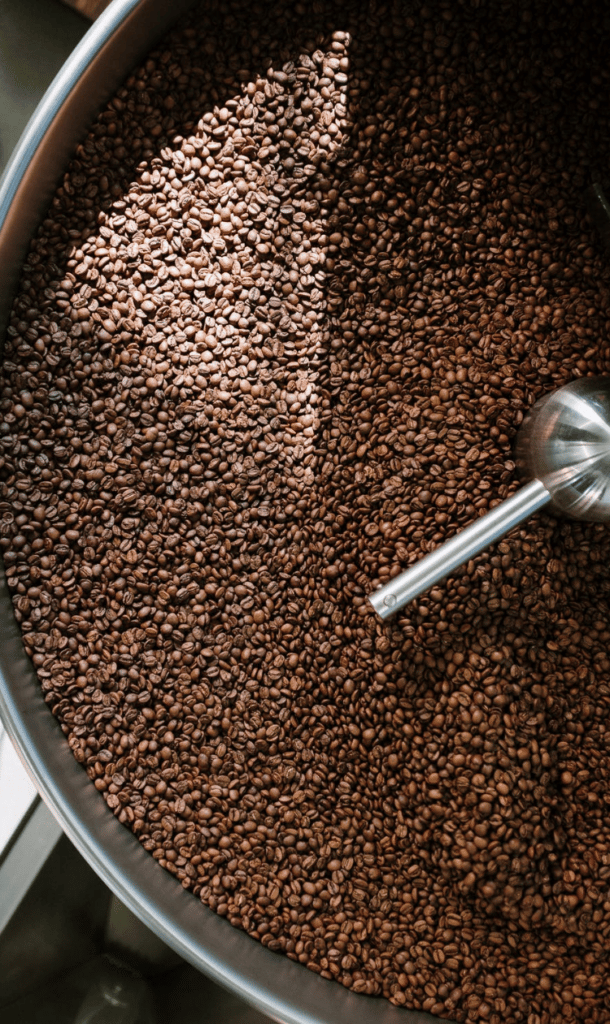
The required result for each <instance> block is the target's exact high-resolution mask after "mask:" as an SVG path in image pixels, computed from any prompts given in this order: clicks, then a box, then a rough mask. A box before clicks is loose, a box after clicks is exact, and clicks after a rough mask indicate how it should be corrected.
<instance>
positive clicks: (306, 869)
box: [0, 0, 610, 1024]
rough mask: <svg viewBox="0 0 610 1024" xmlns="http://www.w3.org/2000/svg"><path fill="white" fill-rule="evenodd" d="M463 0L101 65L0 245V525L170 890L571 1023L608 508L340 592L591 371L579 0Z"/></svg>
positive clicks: (594, 81)
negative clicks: (67, 133) (40, 214)
mask: <svg viewBox="0 0 610 1024" xmlns="http://www.w3.org/2000/svg"><path fill="white" fill-rule="evenodd" d="M492 7H493V9H491V10H487V11H486V12H485V17H484V18H482V15H481V9H480V4H479V3H475V2H473V3H471V4H457V5H456V4H452V3H449V0H431V3H429V4H426V5H425V6H423V7H419V8H413V9H409V10H406V9H405V10H403V9H402V8H400V7H395V6H392V5H387V4H383V3H382V4H381V6H379V5H377V6H376V7H375V8H374V9H373V8H372V7H371V6H370V5H369V4H365V3H363V2H361V0H348V2H347V3H345V4H344V3H342V4H335V3H334V2H332V0H331V2H329V3H325V4H321V3H318V2H317V0H316V2H315V3H314V4H313V5H304V4H300V3H297V4H283V3H280V4H274V5H273V9H271V8H270V7H269V8H267V6H266V5H264V6H263V7H261V6H257V5H254V6H252V5H247V4H243V3H242V2H241V0H229V2H228V3H225V4H223V5H222V6H221V5H217V4H216V3H210V4H207V5H205V7H204V9H202V10H199V11H198V12H196V13H193V14H191V16H190V18H189V19H187V20H185V21H184V22H183V23H181V24H180V25H178V27H177V28H176V29H175V30H174V31H173V32H172V33H171V34H170V36H169V37H168V38H167V39H166V40H165V42H164V43H163V45H162V46H161V47H160V48H158V49H156V50H154V51H153V52H152V53H151V54H150V55H149V57H148V58H147V59H146V61H145V62H144V63H143V65H142V66H141V67H140V68H138V69H136V71H134V72H133V73H132V74H131V75H130V77H129V78H128V79H127V81H126V82H125V83H124V85H123V87H122V88H121V89H120V90H119V91H118V93H117V95H116V96H115V97H114V99H113V100H112V101H111V102H110V103H109V104H108V105H107V107H106V109H105V110H103V111H102V113H101V114H100V115H99V117H98V118H97V119H96V121H95V122H94V124H93V125H92V127H91V129H90V132H89V134H88V136H87V137H86V138H85V140H84V141H83V143H82V144H81V145H80V146H79V147H78V148H77V151H76V153H75V155H74V158H73V160H72V162H71V164H70V166H69V167H68V169H67V171H66V174H65V176H64V179H63V181H62V183H61V186H60V187H59V189H58V191H57V193H56V195H55V197H54V200H53V203H52V205H51V207H50V209H49V211H48V214H47V216H46V218H45V219H44V221H43V223H42V225H41V227H40V229H39V231H38V234H37V235H36V237H35V238H34V239H33V241H32V243H31V247H30V252H29V255H28V258H27V260H26V263H25V266H24V269H23V274H22V278H21V284H20V288H19V292H18V294H17V298H16V300H15V303H14V306H13V310H12V318H11V323H10V327H9V329H8V336H7V341H6V346H5V356H6V361H5V366H4V376H3V382H2V385H3V390H2V395H1V397H0V401H1V402H2V425H1V436H0V446H1V449H2V450H1V452H0V467H1V474H2V475H1V481H0V547H1V548H2V551H3V554H4V559H5V565H6V571H7V578H8V581H9V586H10V588H11V592H12V595H13V601H14V608H15V616H16V618H17V620H18V622H19V623H20V626H21V629H22V633H23V638H24V645H25V647H26V650H27V651H28V653H29V654H30V656H31V658H32V661H33V664H34V667H35V669H36V672H37V674H38V678H39V681H40V685H41V689H42V692H43V693H44V696H45V700H46V701H47V703H48V705H49V707H50V709H51V710H52V712H53V713H54V714H55V715H56V717H57V718H58V720H59V722H60V723H61V727H62V729H63V732H64V734H65V735H66V738H67V741H68V744H69V746H70V749H71V750H72V752H73V754H74V756H75V758H76V759H77V761H78V762H79V763H80V764H82V765H83V768H84V769H85V771H86V772H87V774H88V776H89V778H90V779H91V781H92V783H93V785H94V786H95V788H96V789H97V790H98V791H99V792H100V793H101V794H102V796H103V798H104V800H105V801H106V803H107V804H108V807H109V808H110V810H111V811H112V813H113V814H115V815H116V817H117V818H118V819H119V821H120V822H122V823H123V824H125V825H127V826H128V827H129V828H130V829H131V830H132V831H133V832H134V834H135V835H136V836H138V838H139V840H140V842H141V843H142V845H143V846H144V848H145V849H146V850H147V851H148V852H149V853H150V854H151V855H152V856H153V857H154V858H155V859H156V860H157V861H158V862H159V864H160V866H161V867H163V868H164V869H165V870H166V871H169V872H170V873H172V874H174V875H175V876H176V878H177V879H178V880H179V881H180V883H181V884H182V886H183V887H184V888H187V889H189V890H191V891H192V892H193V893H194V894H195V895H196V896H197V897H198V898H199V899H201V900H202V901H203V902H204V903H205V904H207V905H208V906H209V907H211V908H212V909H213V910H215V911H216V912H217V913H218V914H219V915H221V916H224V917H227V918H228V920H229V921H230V922H231V923H232V924H233V925H235V926H236V927H239V928H242V929H244V930H246V931H247V932H248V933H249V934H250V935H252V936H253V937H255V938H256V939H257V940H258V941H261V942H262V943H264V944H265V945H268V946H269V947H270V948H271V949H274V950H277V951H283V952H284V953H285V954H286V955H287V956H288V957H290V958H291V959H293V960H296V961H297V962H299V963H302V964H305V965H306V966H308V967H309V968H310V969H312V970H314V971H315V972H316V973H319V974H321V975H322V976H323V977H325V978H332V979H335V980H337V981H339V982H341V984H343V985H345V986H347V987H349V988H351V989H353V990H354V991H356V992H363V993H365V994H370V995H374V994H379V995H383V996H385V997H386V998H388V999H389V1000H390V1001H391V1002H393V1003H395V1004H396V1005H398V1006H405V1007H408V1008H413V1009H419V1010H424V1011H428V1012H429V1013H432V1014H434V1015H439V1016H441V1017H444V1018H447V1017H449V1018H451V1019H453V1020H460V1021H466V1020H468V1021H473V1022H474V1021H489V1022H492V1024H500V1022H505V1021H506V1022H509V1024H517V1022H526V1021H527V1022H529V1024H551V1022H552V1021H556V1020H559V1019H561V1020H562V1021H563V1020H581V1019H582V1020H585V1019H586V1020H591V1021H600V1022H601V1021H602V1020H605V1019H606V1017H605V1014H607V1009H606V1007H607V1005H608V1000H609V998H610V993H609V992H608V987H609V986H608V971H607V968H606V961H607V945H608V937H609V935H610V915H609V907H608V901H607V900H606V897H605V891H606V887H607V881H608V878H609V877H610V835H609V831H608V826H607V823H606V820H607V817H608V815H607V809H606V803H607V796H606V793H607V789H608V776H609V770H608V763H607V743H606V732H605V726H604V723H605V721H606V718H607V715H608V706H609V701H610V689H609V687H608V672H609V670H610V658H608V655H607V651H608V642H609V640H610V630H609V629H608V625H607V622H608V617H609V616H608V603H609V600H610V584H609V582H608V579H607V568H606V567H607V565H608V563H609V561H610V549H609V544H608V538H607V530H606V527H605V526H603V525H598V524H583V523H576V522H571V521H565V522H564V521H560V520H557V519H554V518H551V517H548V516H545V515H540V516H538V517H537V518H535V519H533V520H531V521H529V522H527V523H525V524H523V525H521V526H520V527H518V528H517V529H515V530H514V531H512V533H511V534H510V535H509V536H508V537H506V538H504V539H503V540H502V541H501V542H500V543H498V544H497V545H496V546H495V547H494V548H492V549H490V550H489V551H487V552H485V553H483V554H481V555H480V556H478V557H477V558H476V559H473V560H472V561H471V562H469V563H468V564H467V565H466V566H465V567H464V568H463V569H461V570H459V571H458V572H456V574H455V575H454V576H453V577H452V578H450V579H449V580H447V581H446V582H444V583H443V584H441V585H439V586H438V587H435V588H433V590H431V591H430V592H429V593H428V594H425V595H422V597H421V599H420V601H419V602H418V603H416V604H414V605H412V606H409V607H407V608H405V609H404V610H403V612H402V613H401V614H400V615H399V616H397V619H396V621H394V622H392V623H390V624H382V623H381V622H380V621H379V620H378V619H377V618H376V616H375V615H374V613H373V612H372V609H371V608H370V605H369V604H368V602H367V600H366V595H367V594H368V593H369V592H370V591H371V590H372V589H373V588H374V587H375V586H376V585H378V584H381V583H384V582H386V581H387V580H389V579H390V578H391V577H393V576H394V575H396V574H397V573H399V572H400V571H401V570H402V569H404V568H406V567H407V566H408V565H411V564H414V563H415V562H416V561H417V560H418V559H419V558H421V557H422V556H423V555H424V554H425V553H426V552H428V551H430V550H432V549H433V548H434V547H436V546H437V545H438V544H440V543H442V542H443V541H444V540H446V539H448V538H449V537H450V536H453V535H454V534H455V533H456V532H457V531H458V530H459V529H461V528H462V527H464V526H465V525H467V524H468V523H469V522H472V521H474V519H475V518H476V517H477V516H479V515H481V514H483V513H484V512H485V511H486V510H487V509H489V508H490V507H492V505H493V504H494V503H495V502H496V501H497V500H499V499H501V498H504V497H507V496H508V495H510V494H511V493H513V492H514V490H515V489H516V488H517V486H518V480H517V477H516V473H515V464H514V461H513V458H512V454H511V444H512V440H513V438H514V436H515V433H516V431H517V429H518V427H519V425H520V423H521V422H522V420H523V417H524V415H525V414H526V412H527V410H528V408H529V407H530V406H531V404H532V403H533V402H534V401H535V400H536V399H537V398H539V397H540V396H541V395H542V394H544V393H546V392H547V391H549V390H551V389H552V388H553V387H557V386H560V385H561V384H564V383H567V382H568V381H569V380H572V379H573V378H575V377H579V376H583V375H595V374H599V373H608V372H609V369H610V345H609V344H608V312H607V311H608V298H607V297H608V292H609V285H610V270H609V269H608V266H607V261H606V257H605V254H604V252H603V250H602V249H601V247H600V246H599V245H598V242H597V240H596V239H595V237H594V235H593V233H592V226H591V225H590V224H589V223H588V221H587V220H586V217H585V214H584V213H583V208H582V194H583V192H584V190H585V188H586V185H587V183H588V176H589V174H590V167H596V168H597V167H599V168H602V169H603V168H605V167H607V166H610V152H609V148H610V130H609V128H610V125H609V126H607V125H606V123H607V121H608V117H609V115H608V113H607V104H604V103H603V102H602V101H601V99H600V97H601V96H603V88H604V87H605V86H606V85H607V79H608V70H607V48H608V42H609V41H610V40H609V32H610V28H609V25H608V19H607V17H606V16H605V12H604V11H601V10H600V11H598V10H597V8H596V6H595V5H594V4H593V3H592V2H589V0H586V2H585V3H584V5H582V4H581V5H572V4H569V3H568V2H567V0H560V2H559V3H558V4H554V5H551V4H550V3H547V2H546V0H545V2H542V3H541V4H537V5H534V4H529V5H528V4H526V5H523V4H509V5H506V4H499V5H492ZM338 26H339V27H338Z"/></svg>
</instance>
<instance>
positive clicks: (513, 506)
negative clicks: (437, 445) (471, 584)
mask: <svg viewBox="0 0 610 1024" xmlns="http://www.w3.org/2000/svg"><path fill="white" fill-rule="evenodd" d="M550 500H551V495H550V493H549V492H548V491H547V489H546V487H545V486H544V484H543V483H542V481H540V480H532V481H531V482H530V483H529V484H526V485H525V487H521V488H520V490H518V491H517V493H516V494H513V496H512V497H511V498H507V499H506V501H503V502H502V503H501V504H500V505H497V506H496V507H495V508H493V509H492V510H491V512H487V514H486V515H484V516H481V517H480V518H479V519H476V520H475V521H474V523H471V524H470V526H467V527H466V529H465V530H462V531H461V533H458V534H456V536H455V537H452V538H451V540H448V541H447V542H446V543H445V544H441V546H440V547H439V548H436V550H435V551H432V552H431V553H430V554H429V555H426V556H425V558H422V559H421V561H420V562H417V564H416V565H413V566H412V567H411V568H410V569H406V570H405V572H402V573H401V574H400V576H395V577H394V579H393V580H390V582H389V583H386V584H385V586H383V587H380V589H379V590H376V591H375V593H374V594H371V595H370V596H369V601H370V603H371V604H372V606H373V608H374V609H375V611H376V612H377V614H378V615H379V616H381V618H382V619H388V618H389V617H390V615H394V614H395V613H396V612H397V611H399V610H400V609H401V608H403V607H404V605H406V604H408V603H409V601H413V600H414V598H416V597H418V596H419V595H420V594H423V592H424V591H425V590H428V589H429V588H430V587H432V586H433V585H434V584H435V583H439V582H440V580H443V579H445V577H446V576H449V575H450V573H452V572H453V570H454V569H457V568H458V567H459V566H460V565H463V564H464V562H468V561H469V559H471V558H473V557H474V556H475V555H478V554H479V552H480V551H483V550H484V549H485V548H486V547H488V546H489V545H490V544H493V543H494V541H497V540H499V539H500V537H503V536H504V534H505V533H508V531H509V530H511V529H512V528H513V526H517V524H518V523H521V522H523V520H524V519H527V518H528V517H529V516H531V515H533V514H534V512H537V511H538V509H540V508H542V507H543V506H544V505H546V504H547V503H548V502H549V501H550Z"/></svg>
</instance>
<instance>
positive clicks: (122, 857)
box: [0, 0, 438, 1024]
mask: <svg viewBox="0 0 610 1024" xmlns="http://www.w3.org/2000/svg"><path fill="white" fill-rule="evenodd" d="M186 6H187V4H186V2H185V0H173V2H172V3H171V4H169V3H168V2H167V0H139V2H138V0H113V3H112V4H111V5H110V6H109V7H108V9H107V10H106V11H105V12H104V13H103V14H102V15H101V16H100V18H99V19H98V21H97V22H96V23H95V24H94V25H93V27H92V28H91V29H90V30H89V32H88V33H87V35H86V36H85V37H84V39H83V40H82V42H81V44H80V45H79V46H78V47H77V49H76V50H75V51H74V54H73V56H72V57H71V58H70V60H68V61H67V63H66V64H65V66H64V68H63V69H62V71H61V72H60V74H59V75H58V77H57V78H56V80H55V81H54V82H53V84H52V85H51V87H50V89H49V90H48V92H47V94H46V95H45V97H44V99H43V101H42V103H41V104H40V106H39V108H38V109H37V111H36V113H35V114H34V116H33V118H32V120H31V122H30V124H29V125H28V128H27V129H26V131H25V133H24V136H23V139H22V142H21V143H20V145H19V146H18V148H17V150H16V152H15V154H14V156H13V158H12V160H11V161H10V163H9V165H8V167H7V169H6V172H5V174H4V176H3V179H2V182H1V183H0V266H1V267H2V277H1V283H0V319H1V317H2V315H4V317H6V313H7V311H8V309H9V308H10V301H11V296H12V292H13V290H14V287H15V284H16V282H17V279H18V275H19V268H20V265H21V262H22V259H23V256H24V255H25V253H26V251H27V246H28V242H29V240H30V238H31V237H32V235H33V233H34V231H35V229H36V227H37V225H38V223H39V221H40V219H41V216H42V214H43V212H44V208H45V205H46V204H47V203H48V201H49V199H50V198H51V195H52V192H53V189H54V187H55V185H56V183H57V180H58V177H59V175H60V174H61V172H62V170H63V168H64V166H65V164H66V162H67V160H68V158H69V156H70V153H71V151H72V150H73V148H74V145H75V144H76V142H77V141H78V139H79V138H80V137H81V136H82V134H83V132H84V130H85V128H86V127H87V124H88V123H89V121H90V120H91V119H92V117H93V116H94V114H95V113H96V111H97V110H98V109H99V107H100V106H101V104H102V103H103V102H104V101H105V100H106V99H107V98H108V96H109V95H110V94H111V93H112V91H113V90H114V89H115V88H116V86H117V85H118V83H119V81H120V80H121V78H122V77H124V75H125V74H126V73H127V71H128V70H130V68H131V67H132V66H133V65H134V64H135V62H136V61H137V60H138V59H139V58H140V57H141V56H142V55H143V54H144V53H145V52H146V50H147V49H149V48H150V46H152V45H153V43H154V42H155V41H156V39H157V38H158V37H159V36H160V35H161V33H162V32H163V31H164V30H165V29H166V28H167V27H168V26H169V24H170V23H171V22H172V21H173V20H174V19H175V18H176V17H178V15H179V14H180V13H181V11H182V10H184V8H185V7H186ZM0 623H2V628H1V629H0V714H1V715H2V718H3V720H4V722H5V724H6V727H7V729H8V731H9V733H10V735H11V738H12V740H13V742H14V743H15V745H16V747H17V749H18V751H19V753H20V756H21V757H22V759H23V762H24V764H25V766H26V768H27V770H28V771H29V773H30V775H31V777H32V779H33V781H34V783H35V785H36V787H37V789H38V791H39V792H40V794H41V796H42V797H43V799H44V800H45V802H46V803H47V804H48V806H49V808H50V809H51V811H52V813H53V814H54V815H55V817H56V818H57V820H58V821H59V823H60V824H61V826H62V828H63V829H64V831H65V832H66V833H67V835H68V836H69V837H70V839H71V840H72V842H73V843H74V844H75V846H76V847H77V849H78V850H79V851H80V852H81V854H82V855H83V856H84V857H85V859H86V860H87V861H88V863H89V864H90V865H91V866H92V867H93V869H94V870H95V871H96V872H97V874H98V875H99V876H100V877H101V878H102V879H103V880H104V881H105V882H106V884H107V885H108V886H109V888H110V889H111V890H112V891H113V892H114V893H115V894H116V895H117V896H118V898H119V899H120V900H121V901H122V902H123V903H125V904H126V905H127V906H128V907H129V908H130V909H131V910H132V911H133V913H135V914H136V915H137V916H138V917H139V918H140V920H142V921H143V922H144V923H145V924H146V925H148V927H149V928H151V929H152V930H153V931H154V932H155V933H156V934H157V935H159V936H160V937H161V938H162V939H163V941H165V942H166V943H167V944H168V945H169V946H171V947H172V948H173V949H174V950H176V952H178V953H179V954H180V955H181V956H183V957H184V959H185V960H187V961H188V962H189V963H191V964H193V965H194V966H195V967H197V968H198V969H200V970H201V971H203V972H205V973H206V974H208V975H209V976H210V977H212V978H213V979H214V980H216V981H218V982H219V983H220V984H221V985H224V986H225V987H227V988H229V989H230V990H231V991H233V992H234V993H236V994H238V995H240V996H241V997H242V998H243V999H245V1000H247V1001H248V1002H249V1003H251V1004H252V1005H254V1006H255V1007H257V1009H259V1010H261V1011H262V1012H263V1013H266V1014H267V1015H268V1016H270V1017H271V1018H273V1019H274V1020H276V1021H279V1022H283V1024H354V1022H356V1021H357V1022H358V1024H434V1022H435V1021H437V1020H438V1018H436V1017H432V1016H430V1014H427V1013H423V1012H415V1011H413V1012H412V1011H408V1010H402V1009H398V1008H397V1007H394V1006H392V1005H391V1004H390V1003H388V1002H387V1001H386V1000H382V999H374V998H371V997H368V996H361V995H356V994H355V993H353V992H349V991H347V990H346V989H344V988H343V987H342V986H341V985H339V984H336V983H334V982H331V981H327V980H325V979H323V978H320V977H319V976H318V975H316V974H314V973H312V972H311V971H308V970H307V969H306V968H305V967H303V966H301V965H299V964H295V963H293V962H292V961H291V960H289V959H288V958H286V957H283V956H281V955H278V954H275V953H272V952H270V951H269V950H268V949H266V948H265V947H264V946H262V945H261V944H260V943H258V942H256V941H254V940H253V939H251V938H249V937H248V936H247V935H245V934H244V933H243V932H240V931H238V930H237V929H235V928H233V927H232V926H231V925H229V924H228V922H226V921H224V920H222V919H221V918H219V917H217V916H216V915H215V914H213V913H212V911H210V910H208V909H207V908H206V907H204V906H202V905H201V904H200V903H199V901H198V900H197V899H195V898H194V897H193V896H192V895H190V894H189V893H187V892H185V890H183V889H182V887H181V885H179V883H178V882H177V881H176V880H175V879H174V878H173V877H172V876H171V875H169V874H167V873H166V872H164V871H163V870H161V869H160V868H159V866H158V865H157V863H156V861H154V859H153V858H152V857H151V856H150V855H149V854H147V853H146V852H145V851H144V850H143V848H142V847H141V846H140V844H139V843H138V841H137V840H136V838H135V837H134V836H133V835H132V833H131V832H129V831H128V830H127V829H126V828H124V827H123V826H122V825H120V824H119V823H118V822H117V820H116V819H115V817H114V815H113V814H112V813H111V811H110V810H109V809H108V808H107V806H106V804H105V802H104V800H103V798H102V797H101V796H100V795H99V794H98V793H97V792H96V790H95V789H94V787H93V786H92V785H91V783H90V781H89V779H88V777H87V775H86V774H85V772H84V771H83V770H82V768H81V767H80V766H79V765H78V764H77V762H76V761H75V760H74V758H73V757H72V754H71V753H70V750H69V748H68V745H67V743H66V740H65V738H64V736H63V734H62V732H61V729H60V728H59V725H58V723H57V722H56V721H55V719H54V718H53V717H52V715H51V714H50V712H49V710H48V708H47V706H46V705H45V703H44V700H43V698H42V694H41V691H40V688H39V685H38V682H37V679H36V676H35V673H34V671H33V668H32V665H31V663H30V661H29V659H28V658H27V656H26V655H25V652H24V649H23V645H22V643H21V637H20V632H19V629H18V627H17V625H16V623H15V620H14V617H13V610H12V604H11V600H10V596H9V593H8V589H7V585H6V579H5V576H4V572H3V571H2V572H1V573H0Z"/></svg>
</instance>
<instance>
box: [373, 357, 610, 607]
mask: <svg viewBox="0 0 610 1024" xmlns="http://www.w3.org/2000/svg"><path fill="white" fill-rule="evenodd" d="M515 455H516V461H517V465H518V467H519V470H520V472H521V473H522V475H523V476H524V477H525V478H526V479H529V480H530V482H529V483H527V484H526V485H525V486H524V487H522V488H521V490H519V491H517V493H516V494H514V495H513V496H512V498H508V499H507V500H506V501H503V502H502V503H501V504H500V505H497V506H496V508H494V509H492V511H491V512H488V513H487V514H486V515H484V516H481V518H480V519H477V520H476V522H474V523H472V524H471V525H470V526H468V527H466V529H465V530H462V532H461V533H458V534H457V535H456V536H455V537H453V538H452V539H451V540H449V541H447V542H446V543H445V544H442V545H441V547H439V548H437V549H436V551H433V552H432V553H431V554H429V555H426V557H425V558H422V560H421V561H420V562H418V563H417V564H416V565H414V566H412V567H411V568H410V569H407V570H406V571H405V572H403V573H401V574H400V576H396V577H395V578H394V579H393V580H390V582H389V583H386V584H385V586H383V587H381V588H380V589H379V590H377V591H375V593H374V594H371V595H370V597H369V601H370V602H371V604H372V606H373V608H374V609H375V611H376V612H377V613H378V614H379V615H380V616H381V618H382V619H387V618H389V616H390V615H394V614H395V612H397V611H398V610H399V609H400V608H402V607H403V606H404V605H405V604H408V603H409V601H413V599H414V598H416V597H418V595H419V594H422V593H423V592H424V591H425V590H428V589H429V588H430V587H431V586H433V585H434V584H435V583H438V582H439V581H440V580H442V579H444V578H445V577H446V576H449V574H450V573H452V572H453V571H454V569H457V568H458V567H459V566H460V565H463V564H464V562H467V561H468V560H469V559H470V558H473V557H474V555H477V554H478V553H479V552H480V551H483V550H484V548H486V547H488V546H489V545H490V544H493V543H494V541H497V540H499V539H500V537H503V536H504V534H505V533H508V531H509V530H511V529H512V528H513V526H517V524H518V523H520V522H522V521H523V520H524V519H527V518H528V516H531V515H532V514H533V513H534V512H537V511H538V509H540V508H543V507H544V506H548V507H549V509H550V510H552V511H554V512H558V513H560V514H563V515H568V516H572V517H574V518H575V519H585V520H587V521H589V522H597V523H603V522H609V521H610V377H585V378H583V379H582V380H575V381H573V382H572V383H571V384H566V385H565V387H562V388H559V389H558V390H557V391H553V392H551V394H549V395H545V396H544V398H541V399H540V401H538V402H536V404H535V405H534V406H533V408H532V409H531V410H530V412H529V413H528V415H527V417H526V418H525V420H524V421H523V425H522V426H521V429H520V430H519V433H518V435H517V442H516V447H515Z"/></svg>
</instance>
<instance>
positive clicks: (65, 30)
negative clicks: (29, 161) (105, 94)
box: [0, 0, 90, 172]
mask: <svg viewBox="0 0 610 1024" xmlns="http://www.w3.org/2000/svg"><path fill="white" fill-rule="evenodd" d="M89 25H90V22H88V21H87V20H86V19H85V18H82V17H81V16H80V14H76V13H75V12H74V11H73V10H71V9H70V8H69V7H66V6H65V5H64V4H62V3H60V2H59V0H0V172H1V171H2V170H3V169H4V167H5V166H6V164H7V162H8V159H9V157H10V154H11V152H12V150H13V149H14V147H15V146H16V144H17V142H18V141H19V137H20V135H21V133H22V131H23V129H24V128H25V126H26V124H27V122H28V120H29V118H30V116H31V114H32V113H33V112H34V110H35V108H36V106H37V104H38V101H39V100H40V99H41V97H42V96H43V95H44V92H45V90H46V89H47V86H48V85H50V83H51V81H52V80H53V78H54V76H55V74H56V72H57V71H59V69H60V67H61V65H62V64H63V62H64V61H65V59H66V57H67V56H68V54H69V53H70V52H71V51H72V50H73V49H74V47H75V46H76V44H77V43H78V41H79V39H81V37H82V36H83V35H84V34H85V32H86V31H87V29H88V28H89Z"/></svg>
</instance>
